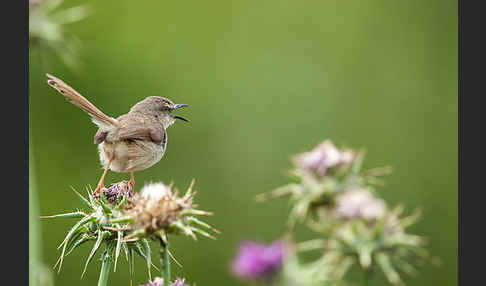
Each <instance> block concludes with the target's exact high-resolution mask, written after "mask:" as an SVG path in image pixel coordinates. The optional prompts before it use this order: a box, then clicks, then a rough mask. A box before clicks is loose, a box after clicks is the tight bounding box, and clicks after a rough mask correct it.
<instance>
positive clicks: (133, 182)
mask: <svg viewBox="0 0 486 286" xmlns="http://www.w3.org/2000/svg"><path fill="white" fill-rule="evenodd" d="M134 185H135V178H134V177H133V172H130V186H132V189H133V186H134Z"/></svg>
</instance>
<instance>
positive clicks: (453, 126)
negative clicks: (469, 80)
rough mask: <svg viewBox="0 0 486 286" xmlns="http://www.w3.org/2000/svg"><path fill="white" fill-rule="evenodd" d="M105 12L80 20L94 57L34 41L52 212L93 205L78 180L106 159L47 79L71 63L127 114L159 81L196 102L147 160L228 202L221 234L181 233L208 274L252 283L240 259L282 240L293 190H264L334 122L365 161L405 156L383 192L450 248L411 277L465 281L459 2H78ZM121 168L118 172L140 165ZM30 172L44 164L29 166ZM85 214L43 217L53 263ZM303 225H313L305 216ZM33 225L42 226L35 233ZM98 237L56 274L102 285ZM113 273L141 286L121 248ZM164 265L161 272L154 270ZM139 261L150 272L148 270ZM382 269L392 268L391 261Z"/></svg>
mask: <svg viewBox="0 0 486 286" xmlns="http://www.w3.org/2000/svg"><path fill="white" fill-rule="evenodd" d="M83 3H84V4H87V5H88V6H89V8H90V9H91V11H92V13H91V14H90V15H89V16H88V17H86V18H85V19H84V20H82V21H79V22H76V23H73V24H69V25H66V26H65V27H64V28H65V32H66V33H68V34H70V35H74V36H76V37H77V38H78V39H79V42H80V43H81V45H82V46H81V49H80V52H79V54H78V55H79V56H78V57H79V62H80V63H81V65H80V68H79V69H78V70H73V69H71V68H69V67H66V65H65V64H64V63H63V62H62V61H61V60H59V58H58V57H56V55H55V54H53V53H50V52H49V51H47V50H43V49H40V50H39V49H32V48H31V50H30V55H29V101H30V143H31V147H32V149H31V151H32V154H31V163H34V164H31V167H32V168H35V169H33V170H32V171H34V174H35V182H36V183H37V184H36V187H37V188H36V190H37V194H36V195H37V198H38V202H37V203H38V209H39V213H40V214H42V215H47V214H54V213H60V212H65V211H71V210H73V209H75V208H78V207H81V205H80V203H79V201H78V199H77V198H76V197H75V196H74V195H73V193H72V192H71V191H70V189H69V186H73V187H75V188H76V189H81V190H82V189H84V187H85V186H86V185H88V184H90V185H91V186H95V185H96V183H97V181H98V179H99V176H100V175H101V172H102V170H101V167H100V163H99V161H98V154H97V149H96V146H95V145H94V144H93V135H94V133H95V132H96V130H97V129H96V127H95V125H94V124H92V123H91V122H90V120H89V117H88V116H87V115H85V114H84V113H83V112H82V111H81V110H80V109H78V108H76V107H75V106H73V105H71V104H69V103H68V102H66V101H65V100H64V99H63V98H62V97H61V96H60V95H59V94H58V93H57V92H56V91H54V90H53V89H52V88H50V87H49V86H48V85H47V84H46V77H45V73H46V72H48V73H52V74H54V75H57V76H58V77H60V78H62V79H63V80H65V81H66V82H67V83H68V84H70V85H72V86H73V87H74V88H75V89H76V90H78V91H79V92H80V93H82V94H83V95H84V96H86V97H87V98H88V99H89V100H91V101H92V102H93V103H94V104H95V105H97V106H98V107H99V108H100V109H102V110H103V111H104V112H105V113H107V114H108V115H111V116H119V115H121V114H123V113H125V112H127V111H128V109H129V108H130V107H131V105H133V104H134V103H136V102H137V101H139V100H141V99H143V98H145V97H146V96H150V95H159V96H164V97H168V98H170V99H172V100H173V101H175V102H177V103H188V104H190V107H189V108H187V109H185V110H183V111H181V112H180V114H181V115H182V114H183V115H185V116H186V117H188V118H190V119H191V122H190V123H188V124H186V123H184V122H177V123H176V124H175V125H174V126H172V127H171V128H170V129H169V130H168V138H169V139H168V149H167V152H166V154H165V157H164V158H163V160H162V161H161V162H159V163H158V164H157V165H155V166H154V167H152V168H150V169H148V170H145V171H141V172H138V173H136V182H137V184H136V186H137V185H138V188H140V187H141V186H142V185H143V183H144V182H149V181H159V180H161V181H163V182H165V183H169V182H170V181H174V182H175V185H176V187H179V188H180V189H185V188H186V187H187V186H188V184H189V182H190V180H191V179H192V178H196V180H197V182H196V189H197V190H198V195H197V196H196V202H197V203H198V204H199V206H200V207H201V208H203V209H206V210H210V211H213V212H214V213H215V215H214V216H213V217H210V218H209V219H208V220H207V221H208V222H210V223H211V224H212V225H214V226H216V227H217V228H219V229H221V230H222V231H223V233H222V235H220V236H219V238H218V240H217V241H212V240H208V239H199V241H198V242H194V241H192V240H190V239H189V238H186V237H181V238H179V237H174V238H173V239H172V243H173V248H172V249H173V251H174V253H175V255H176V256H177V258H178V260H179V261H181V262H182V264H183V268H182V269H180V268H178V267H177V266H175V265H174V266H173V269H174V271H175V273H176V274H179V275H183V276H184V277H187V279H188V280H189V281H190V282H196V283H197V285H201V286H204V285H245V283H242V282H240V281H237V280H236V279H234V278H233V277H232V276H231V273H230V272H229V264H230V262H231V259H232V258H233V256H234V255H235V251H236V246H237V244H238V242H239V241H240V240H243V239H252V240H261V241H265V242H270V241H272V240H275V239H277V238H279V237H280V236H281V235H282V234H283V231H284V229H285V222H286V218H287V210H288V209H287V200H286V199H279V200H274V201H269V202H265V203H256V202H255V201H254V196H255V195H256V194H258V193H261V192H265V191H269V190H271V189H273V188H275V187H277V186H280V185H283V184H285V183H287V182H288V179H287V178H286V177H285V175H284V172H285V170H287V169H289V168H290V166H291V165H290V160H289V159H290V156H291V155H292V154H295V153H298V152H302V151H305V150H309V149H311V148H313V147H314V146H315V145H316V144H318V143H319V142H320V141H322V140H324V139H331V140H333V141H334V142H335V143H336V144H337V145H338V146H343V145H346V146H349V147H353V148H360V147H363V148H365V149H366V150H367V157H366V159H365V167H378V166H383V165H391V166H393V168H394V172H393V174H392V175H390V176H388V177H387V178H386V185H385V186H384V187H382V188H380V189H379V190H378V191H379V193H380V194H381V195H382V196H383V197H384V198H385V199H386V200H387V201H388V202H389V203H390V204H391V205H396V204H399V203H403V204H405V205H406V211H407V212H410V211H411V210H413V209H414V208H417V207H421V208H422V209H423V217H422V219H421V221H420V222H419V223H417V225H415V226H413V227H412V228H411V229H410V230H411V232H414V233H417V234H421V235H425V236H427V237H428V241H429V249H430V251H431V252H432V253H433V254H434V255H436V256H438V257H440V258H441V260H442V265H441V266H440V267H435V266H431V265H425V266H424V267H423V268H422V270H421V273H420V275H419V276H417V277H416V278H409V277H407V278H405V279H406V280H405V281H406V282H407V283H408V284H409V285H456V280H457V262H456V259H457V185H458V181H457V174H458V169H457V128H458V126H457V109H458V106H457V88H458V84H457V77H458V73H457V70H458V64H457V63H458V56H457V54H458V49H457V46H458V42H457V39H458V32H457V14H458V13H457V1H449V0H429V1H421V0H409V1H390V0H376V1H361V0H349V1H337V0H326V1H322V0H321V1H314V0H308V1H290V0H287V1H285V0H284V1H282V0H279V1H274V0H268V1H254V0H245V1H237V0H224V1H197V0H187V1H122V0H117V1H113V0H111V1H66V2H65V3H63V4H62V5H61V6H60V9H62V8H67V7H71V6H75V5H78V4H83ZM127 178H128V175H125V174H116V173H109V174H108V176H107V180H106V183H111V182H116V181H119V180H122V179H127ZM31 182H32V181H31ZM72 223H73V222H72V221H69V220H48V221H45V220H44V221H42V222H41V223H40V225H39V230H38V231H39V232H40V234H41V240H39V243H40V251H41V252H42V256H43V261H44V262H45V263H46V264H47V265H49V266H53V265H54V263H55V262H56V260H57V258H58V255H59V251H57V250H56V247H57V245H58V244H59V243H60V242H61V240H62V239H63V238H64V235H65V233H66V231H67V230H68V228H69V227H70V226H71V225H72ZM297 234H298V239H299V240H305V239H310V238H312V237H313V235H314V234H313V233H311V232H309V231H307V230H306V229H305V228H304V227H298V228H297ZM31 235H32V234H31ZM89 250H90V246H88V245H85V246H84V247H82V248H81V250H79V251H76V252H75V253H73V254H72V255H70V256H69V257H67V259H66V260H65V263H64V265H63V269H62V271H61V273H60V274H59V275H57V274H56V275H55V276H54V282H55V285H93V284H96V281H97V278H98V277H97V276H98V273H99V265H100V263H99V261H94V263H92V264H91V265H90V266H89V267H88V271H87V273H86V275H85V277H84V278H83V279H82V280H80V275H81V272H82V267H83V265H84V261H85V259H86V257H87V255H88V253H89ZM120 263H121V264H120V265H119V270H117V272H116V273H114V274H112V276H110V281H111V283H110V285H128V280H129V275H128V266H127V264H126V262H125V260H124V259H122V260H120ZM154 273H155V272H154ZM146 279H147V277H146V271H145V265H144V263H143V262H142V261H141V260H138V264H137V265H136V271H135V280H134V282H135V283H134V285H138V284H140V283H142V282H144V281H146ZM374 285H386V283H385V281H384V280H383V279H382V277H378V278H377V280H376V281H375V283H374Z"/></svg>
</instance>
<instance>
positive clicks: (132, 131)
mask: <svg viewBox="0 0 486 286" xmlns="http://www.w3.org/2000/svg"><path fill="white" fill-rule="evenodd" d="M118 119H119V120H120V122H121V125H120V127H119V128H118V130H117V132H116V134H115V135H114V138H113V139H112V140H114V141H121V140H130V139H140V140H150V141H152V142H154V143H156V144H165V141H166V138H167V137H166V133H165V129H164V127H163V126H161V125H160V126H159V124H149V122H147V119H146V118H145V119H141V118H138V117H133V116H129V114H126V115H125V116H123V115H122V116H120V117H119V118H118Z"/></svg>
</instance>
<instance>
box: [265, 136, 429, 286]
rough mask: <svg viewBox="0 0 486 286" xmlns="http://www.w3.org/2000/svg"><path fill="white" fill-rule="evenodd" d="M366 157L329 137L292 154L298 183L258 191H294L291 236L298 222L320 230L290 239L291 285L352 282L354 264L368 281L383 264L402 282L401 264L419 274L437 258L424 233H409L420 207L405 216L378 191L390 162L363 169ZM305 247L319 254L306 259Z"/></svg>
mask: <svg viewBox="0 0 486 286" xmlns="http://www.w3.org/2000/svg"><path fill="white" fill-rule="evenodd" d="M363 158H364V152H363V151H355V150H351V149H347V148H342V149H338V148H337V147H335V146H334V144H333V143H332V142H331V141H330V140H326V141H324V142H322V143H321V144H319V145H318V146H317V147H315V148H314V149H313V150H311V151H309V152H305V153H302V154H298V155H296V156H294V157H293V160H292V161H293V164H294V169H293V170H291V171H290V175H291V178H292V179H293V180H294V182H293V183H290V184H288V185H285V186H283V187H280V188H277V189H275V190H274V191H271V192H268V193H264V194H260V195H258V196H257V198H256V199H257V201H265V200H267V199H269V198H275V197H280V196H284V195H290V197H291V200H290V203H291V211H290V215H289V219H288V227H289V228H288V232H289V233H288V235H289V236H290V237H291V233H290V232H291V230H292V229H293V226H294V225H295V223H296V222H297V221H299V222H304V221H305V222H306V225H307V226H308V227H310V228H311V229H312V230H313V231H316V232H317V233H319V237H318V238H316V239H313V240H310V241H305V242H300V243H290V242H289V245H290V246H289V255H288V256H287V259H286V261H285V263H284V277H285V280H286V281H284V285H323V284H324V285H347V284H346V283H348V282H346V281H345V278H347V277H348V276H347V275H346V274H347V273H348V272H349V270H350V269H351V268H352V267H353V266H354V265H356V266H358V269H360V271H361V272H362V273H363V283H362V284H361V285H369V283H371V279H372V275H373V273H374V272H375V270H376V269H381V271H383V273H384V274H385V276H386V277H387V280H388V281H389V282H390V283H391V284H394V285H399V284H403V280H402V279H401V277H400V274H399V272H398V271H399V270H400V271H403V272H405V273H406V274H409V275H415V274H416V273H417V270H416V267H417V266H420V265H421V264H423V263H424V262H425V261H432V260H430V258H431V257H430V255H429V254H428V252H427V250H426V249H425V248H424V247H423V246H424V238H423V237H421V236H418V235H412V234H408V233H406V232H405V229H406V228H407V227H408V226H410V225H412V224H413V223H415V222H416V221H417V219H418V218H419V216H420V213H419V212H418V211H416V212H414V213H413V214H412V215H410V216H407V217H403V218H400V215H401V213H402V212H403V206H398V207H396V208H394V209H391V210H390V209H389V208H388V206H387V205H386V202H385V201H384V200H383V199H380V198H378V196H377V194H376V193H375V190H374V188H375V187H376V186H381V185H383V181H382V180H381V179H379V178H378V177H379V176H383V175H386V174H389V173H390V171H391V168H390V167H383V168H375V169H370V170H364V171H362V170H361V166H362V162H363ZM289 241H292V239H289ZM303 251H319V252H318V253H320V257H319V258H318V259H316V260H315V261H314V262H312V263H306V264H305V265H303V264H302V263H300V262H299V256H298V253H301V252H303Z"/></svg>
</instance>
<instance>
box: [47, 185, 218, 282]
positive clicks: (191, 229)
mask: <svg viewBox="0 0 486 286" xmlns="http://www.w3.org/2000/svg"><path fill="white" fill-rule="evenodd" d="M131 186H132V185H131V184H130V183H129V182H128V181H122V182H118V183H115V184H112V185H110V187H108V188H106V187H105V188H103V189H102V191H101V192H100V193H99V195H98V196H94V195H92V191H91V190H89V189H87V198H85V197H84V196H82V195H81V194H79V193H78V192H77V191H76V190H74V189H72V190H73V192H74V193H75V194H76V195H77V196H78V197H79V199H80V200H81V201H82V202H83V203H84V204H85V206H86V207H87V208H88V211H86V212H83V211H80V210H78V211H75V212H72V213H65V214H59V215H53V216H46V217H43V218H78V219H79V221H78V222H77V223H76V224H75V225H74V226H73V227H72V228H71V229H70V230H69V232H68V233H67V235H66V237H65V238H64V240H63V241H62V243H61V244H60V245H59V247H58V249H59V248H62V250H61V255H60V257H59V259H58V261H57V262H56V265H55V266H54V267H56V266H59V270H58V271H60V270H61V266H62V263H63V260H64V257H66V256H68V255H69V254H70V253H71V252H72V251H73V250H74V249H76V248H77V247H78V246H80V245H82V244H84V243H85V242H88V241H94V245H93V248H92V250H91V252H90V254H89V256H88V258H87V260H86V262H85V266H84V269H83V272H82V274H81V277H82V276H83V275H84V273H85V271H86V269H87V266H88V264H89V263H90V262H91V260H92V258H93V257H94V255H95V254H96V252H97V251H98V250H99V249H100V248H101V246H102V245H103V244H104V250H103V253H102V255H101V261H102V265H101V271H100V276H99V280H98V285H107V281H108V276H109V273H110V268H111V267H112V264H114V266H113V267H114V271H116V266H117V261H118V258H119V256H120V253H121V250H122V249H123V251H124V253H125V256H126V258H127V261H128V264H129V273H130V277H133V273H134V256H135V254H137V255H138V256H140V257H141V258H142V259H144V260H145V262H146V264H147V271H148V277H149V280H151V277H152V276H151V267H154V268H156V267H155V265H153V263H152V251H151V248H150V245H149V242H150V241H155V242H157V245H158V246H159V247H160V248H159V251H160V255H161V273H162V276H163V278H164V281H165V283H164V285H166V286H167V285H169V281H170V259H169V257H172V259H174V257H173V256H172V254H171V253H170V251H169V241H168V234H183V235H187V236H190V237H192V238H193V239H194V240H196V235H195V234H196V233H197V234H200V235H203V236H206V237H209V238H213V239H214V236H212V235H211V234H209V231H213V232H216V233H219V231H218V230H216V229H214V228H213V227H211V226H210V225H208V224H207V223H205V222H203V221H201V220H199V219H197V218H196V216H199V215H211V213H209V212H206V211H202V210H198V209H195V205H194V204H193V203H192V201H193V198H194V195H195V192H193V186H194V180H193V181H192V182H191V185H190V186H189V188H188V190H187V192H186V193H185V195H184V196H183V197H179V196H178V191H177V190H175V192H172V184H171V185H169V186H165V185H164V184H163V183H156V184H148V185H146V186H144V187H143V188H142V190H141V195H139V194H137V193H134V191H133V189H132V187H131ZM174 260H175V259H174ZM176 262H177V261H176ZM156 269H157V268H156ZM176 281H177V280H176ZM174 283H175V282H174ZM178 283H179V284H173V285H183V284H180V282H178Z"/></svg>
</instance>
